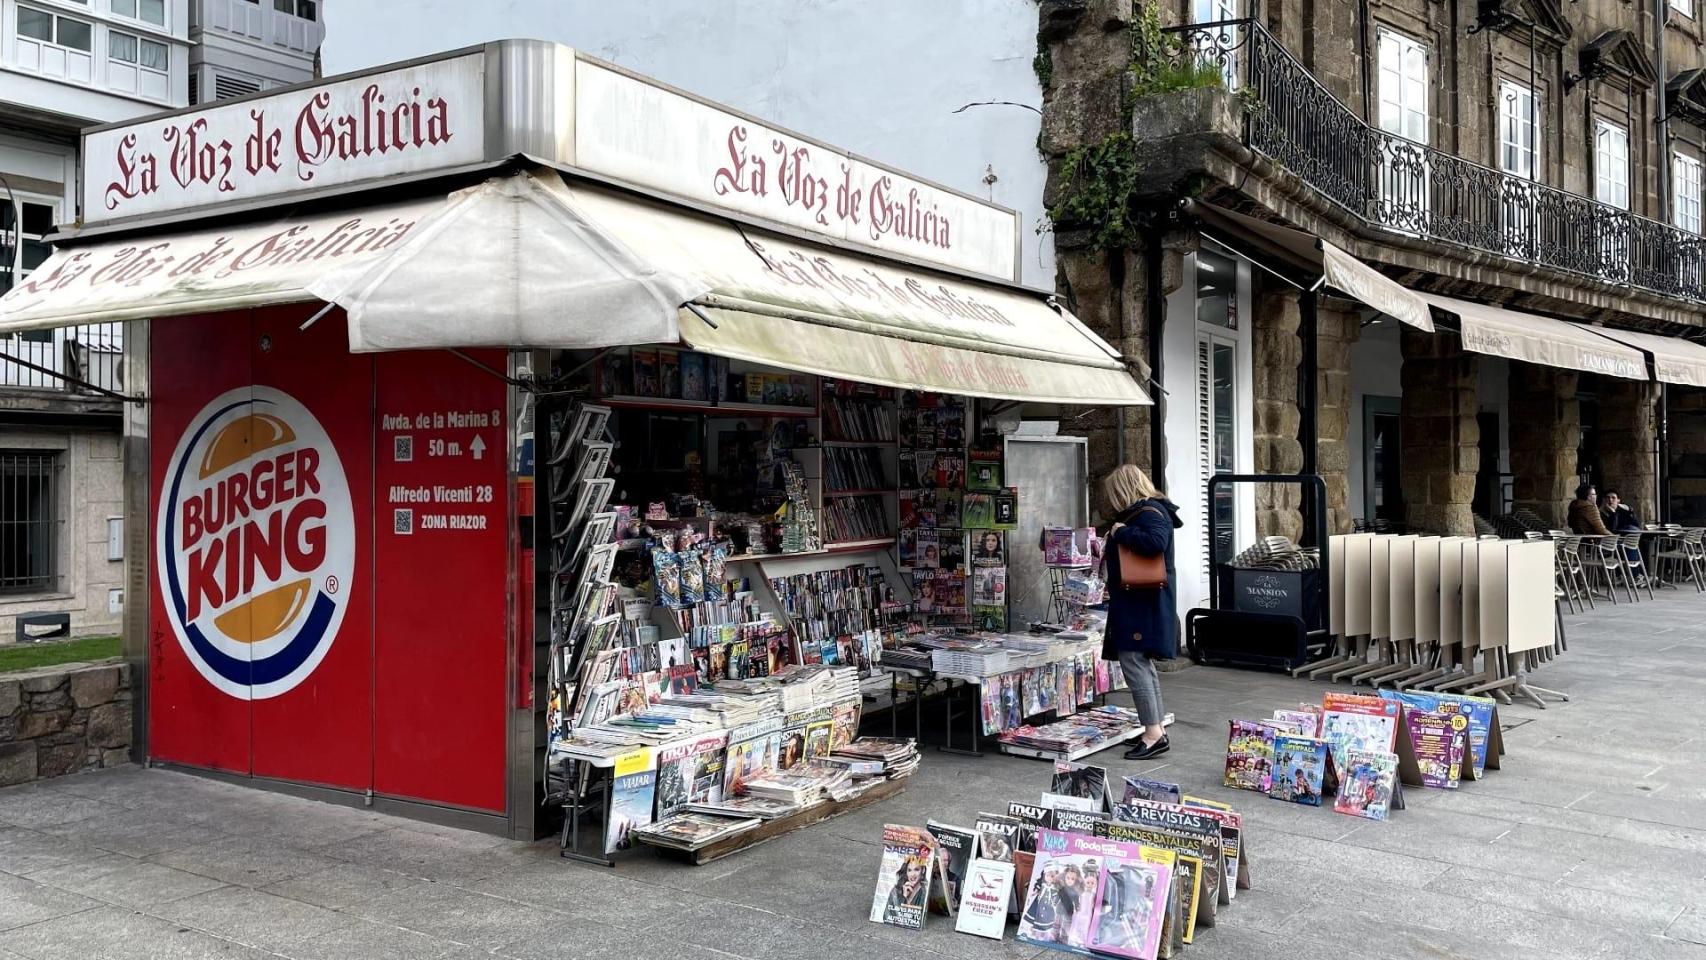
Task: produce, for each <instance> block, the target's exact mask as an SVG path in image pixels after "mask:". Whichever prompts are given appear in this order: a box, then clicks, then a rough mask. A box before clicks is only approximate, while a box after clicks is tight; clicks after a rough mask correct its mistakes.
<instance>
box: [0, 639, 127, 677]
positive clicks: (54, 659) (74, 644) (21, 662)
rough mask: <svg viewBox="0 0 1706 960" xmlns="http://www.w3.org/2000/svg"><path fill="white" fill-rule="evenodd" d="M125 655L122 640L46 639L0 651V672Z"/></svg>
mask: <svg viewBox="0 0 1706 960" xmlns="http://www.w3.org/2000/svg"><path fill="white" fill-rule="evenodd" d="M120 652H121V649H120V643H119V638H118V637H84V638H82V639H80V640H44V641H42V642H41V643H20V644H17V645H16V646H8V647H4V648H0V673H16V672H18V671H19V670H34V669H35V668H37V667H51V666H53V665H54V664H59V663H81V662H83V661H86V660H105V659H107V658H108V657H116V656H118V655H119V653H120Z"/></svg>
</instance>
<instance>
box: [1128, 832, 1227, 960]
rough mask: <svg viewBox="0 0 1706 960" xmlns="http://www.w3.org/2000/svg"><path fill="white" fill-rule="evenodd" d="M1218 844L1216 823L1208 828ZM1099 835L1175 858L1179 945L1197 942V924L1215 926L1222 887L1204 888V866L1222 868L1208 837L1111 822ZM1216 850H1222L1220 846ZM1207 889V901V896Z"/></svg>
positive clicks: (1165, 939) (1218, 835)
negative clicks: (1211, 854)
mask: <svg viewBox="0 0 1706 960" xmlns="http://www.w3.org/2000/svg"><path fill="white" fill-rule="evenodd" d="M1208 830H1209V832H1211V833H1212V835H1213V837H1214V842H1215V843H1216V844H1217V845H1218V843H1219V837H1220V831H1219V828H1218V827H1216V826H1215V825H1214V824H1212V823H1211V824H1210V825H1209V827H1208ZM1099 836H1104V837H1107V838H1108V839H1110V840H1118V841H1120V842H1122V843H1136V844H1141V845H1142V846H1145V847H1152V848H1154V849H1156V850H1166V851H1169V852H1171V853H1172V854H1173V855H1174V858H1175V859H1174V867H1173V884H1174V894H1175V896H1176V897H1177V900H1178V902H1177V907H1178V911H1177V912H1178V921H1177V922H1178V925H1179V930H1178V934H1179V935H1178V938H1177V942H1178V943H1192V942H1194V941H1195V940H1196V935H1197V924H1198V923H1199V922H1200V923H1201V924H1202V925H1203V926H1205V927H1211V926H1213V925H1214V922H1215V916H1214V897H1215V895H1216V893H1215V891H1216V890H1218V889H1219V886H1218V884H1216V886H1215V887H1214V888H1212V889H1208V888H1205V886H1204V872H1205V871H1204V867H1203V864H1205V863H1208V864H1213V865H1214V868H1215V869H1216V870H1218V869H1219V862H1218V861H1217V860H1215V859H1212V858H1211V857H1209V856H1208V855H1207V854H1206V853H1205V850H1206V849H1208V841H1207V840H1206V839H1205V838H1206V836H1207V834H1204V835H1202V836H1197V837H1192V836H1189V835H1187V834H1185V833H1183V832H1181V831H1179V830H1177V829H1176V828H1171V827H1163V826H1142V825H1139V824H1135V823H1121V822H1118V821H1114V822H1110V823H1107V824H1104V825H1103V826H1102V832H1101V833H1100V834H1099ZM1215 849H1218V847H1216V848H1215ZM1205 889H1206V890H1207V897H1206V901H1205V897H1204V893H1205ZM1171 932H1172V931H1168V930H1163V931H1162V936H1163V941H1162V942H1163V943H1166V942H1169V941H1170V940H1171V939H1172V938H1171V937H1170V936H1168V935H1169V934H1170V933H1171Z"/></svg>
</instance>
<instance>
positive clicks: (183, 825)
mask: <svg viewBox="0 0 1706 960" xmlns="http://www.w3.org/2000/svg"><path fill="white" fill-rule="evenodd" d="M121 809H122V810H123V813H122V815H121V816H115V817H93V818H90V819H88V820H75V821H72V822H70V823H61V824H57V825H55V826H50V827H43V828H41V832H42V833H46V834H51V835H53V836H56V837H64V838H65V839H67V840H74V841H77V842H79V843H85V844H88V845H89V846H92V847H99V848H100V849H102V850H106V851H108V852H111V853H117V854H122V855H124V856H127V857H152V856H154V855H156V854H161V853H165V852H167V851H169V850H177V849H180V848H182V847H192V846H195V845H196V844H200V843H207V842H208V841H210V840H216V839H218V838H220V837H222V836H227V835H229V834H228V832H227V831H225V830H222V829H216V828H214V827H213V826H211V825H209V824H207V823H201V822H191V821H187V820H185V819H184V818H183V817H182V816H181V815H180V814H177V813H167V812H161V811H155V810H137V809H132V808H121Z"/></svg>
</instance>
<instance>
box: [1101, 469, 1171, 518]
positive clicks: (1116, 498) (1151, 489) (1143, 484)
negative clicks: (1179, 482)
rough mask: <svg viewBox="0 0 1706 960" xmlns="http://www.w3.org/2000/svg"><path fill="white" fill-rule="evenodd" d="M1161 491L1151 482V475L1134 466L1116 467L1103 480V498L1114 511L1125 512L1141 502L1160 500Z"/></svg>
mask: <svg viewBox="0 0 1706 960" xmlns="http://www.w3.org/2000/svg"><path fill="white" fill-rule="evenodd" d="M1161 495H1162V494H1161V491H1160V490H1157V489H1155V484H1153V483H1150V482H1149V474H1147V473H1144V472H1143V471H1142V470H1140V469H1138V468H1137V467H1136V466H1134V465H1132V464H1129V463H1128V464H1126V465H1124V466H1121V467H1115V468H1114V471H1113V472H1112V473H1110V474H1108V475H1107V476H1106V477H1103V478H1102V496H1103V497H1105V498H1107V501H1108V506H1109V507H1110V508H1111V509H1114V510H1124V509H1125V508H1126V507H1129V506H1131V505H1132V504H1134V503H1136V502H1138V501H1139V500H1149V499H1154V498H1159V497H1160V496H1161Z"/></svg>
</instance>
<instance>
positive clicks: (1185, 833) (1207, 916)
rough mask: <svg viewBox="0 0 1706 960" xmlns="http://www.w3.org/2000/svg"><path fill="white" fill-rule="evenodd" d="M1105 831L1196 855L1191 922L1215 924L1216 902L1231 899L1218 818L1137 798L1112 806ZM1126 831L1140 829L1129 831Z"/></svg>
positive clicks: (1188, 926)
mask: <svg viewBox="0 0 1706 960" xmlns="http://www.w3.org/2000/svg"><path fill="white" fill-rule="evenodd" d="M1106 831H1107V832H1108V833H1109V834H1110V835H1112V836H1114V838H1115V839H1119V840H1137V841H1141V842H1143V843H1146V844H1148V845H1149V846H1152V847H1160V848H1162V849H1164V850H1172V851H1174V852H1175V853H1177V854H1180V855H1181V856H1189V857H1195V858H1197V859H1198V860H1200V861H1202V863H1203V865H1204V866H1203V870H1202V878H1201V891H1200V893H1199V899H1198V902H1197V905H1196V920H1195V921H1194V924H1196V925H1201V926H1204V927H1212V926H1214V925H1215V922H1216V918H1217V914H1218V913H1219V905H1220V904H1222V903H1226V902H1227V901H1228V900H1229V899H1230V895H1229V894H1228V893H1227V891H1226V889H1225V887H1226V883H1227V879H1226V878H1227V872H1226V852H1225V839H1224V835H1223V831H1222V829H1221V824H1220V821H1218V820H1216V819H1215V818H1213V817H1211V816H1209V815H1208V814H1207V813H1206V812H1205V811H1202V810H1193V809H1191V808H1189V807H1184V806H1180V805H1178V804H1172V803H1154V802H1152V801H1147V800H1137V801H1133V802H1132V803H1129V804H1124V803H1122V804H1119V805H1117V806H1115V807H1114V820H1113V822H1112V823H1110V824H1109V826H1108V827H1107V828H1106ZM1128 831H1141V833H1137V834H1131V833H1128ZM1185 924H1186V935H1187V936H1190V935H1193V934H1192V933H1191V931H1192V930H1193V929H1194V927H1193V921H1192V920H1191V919H1190V915H1189V913H1187V914H1186V916H1185Z"/></svg>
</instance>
